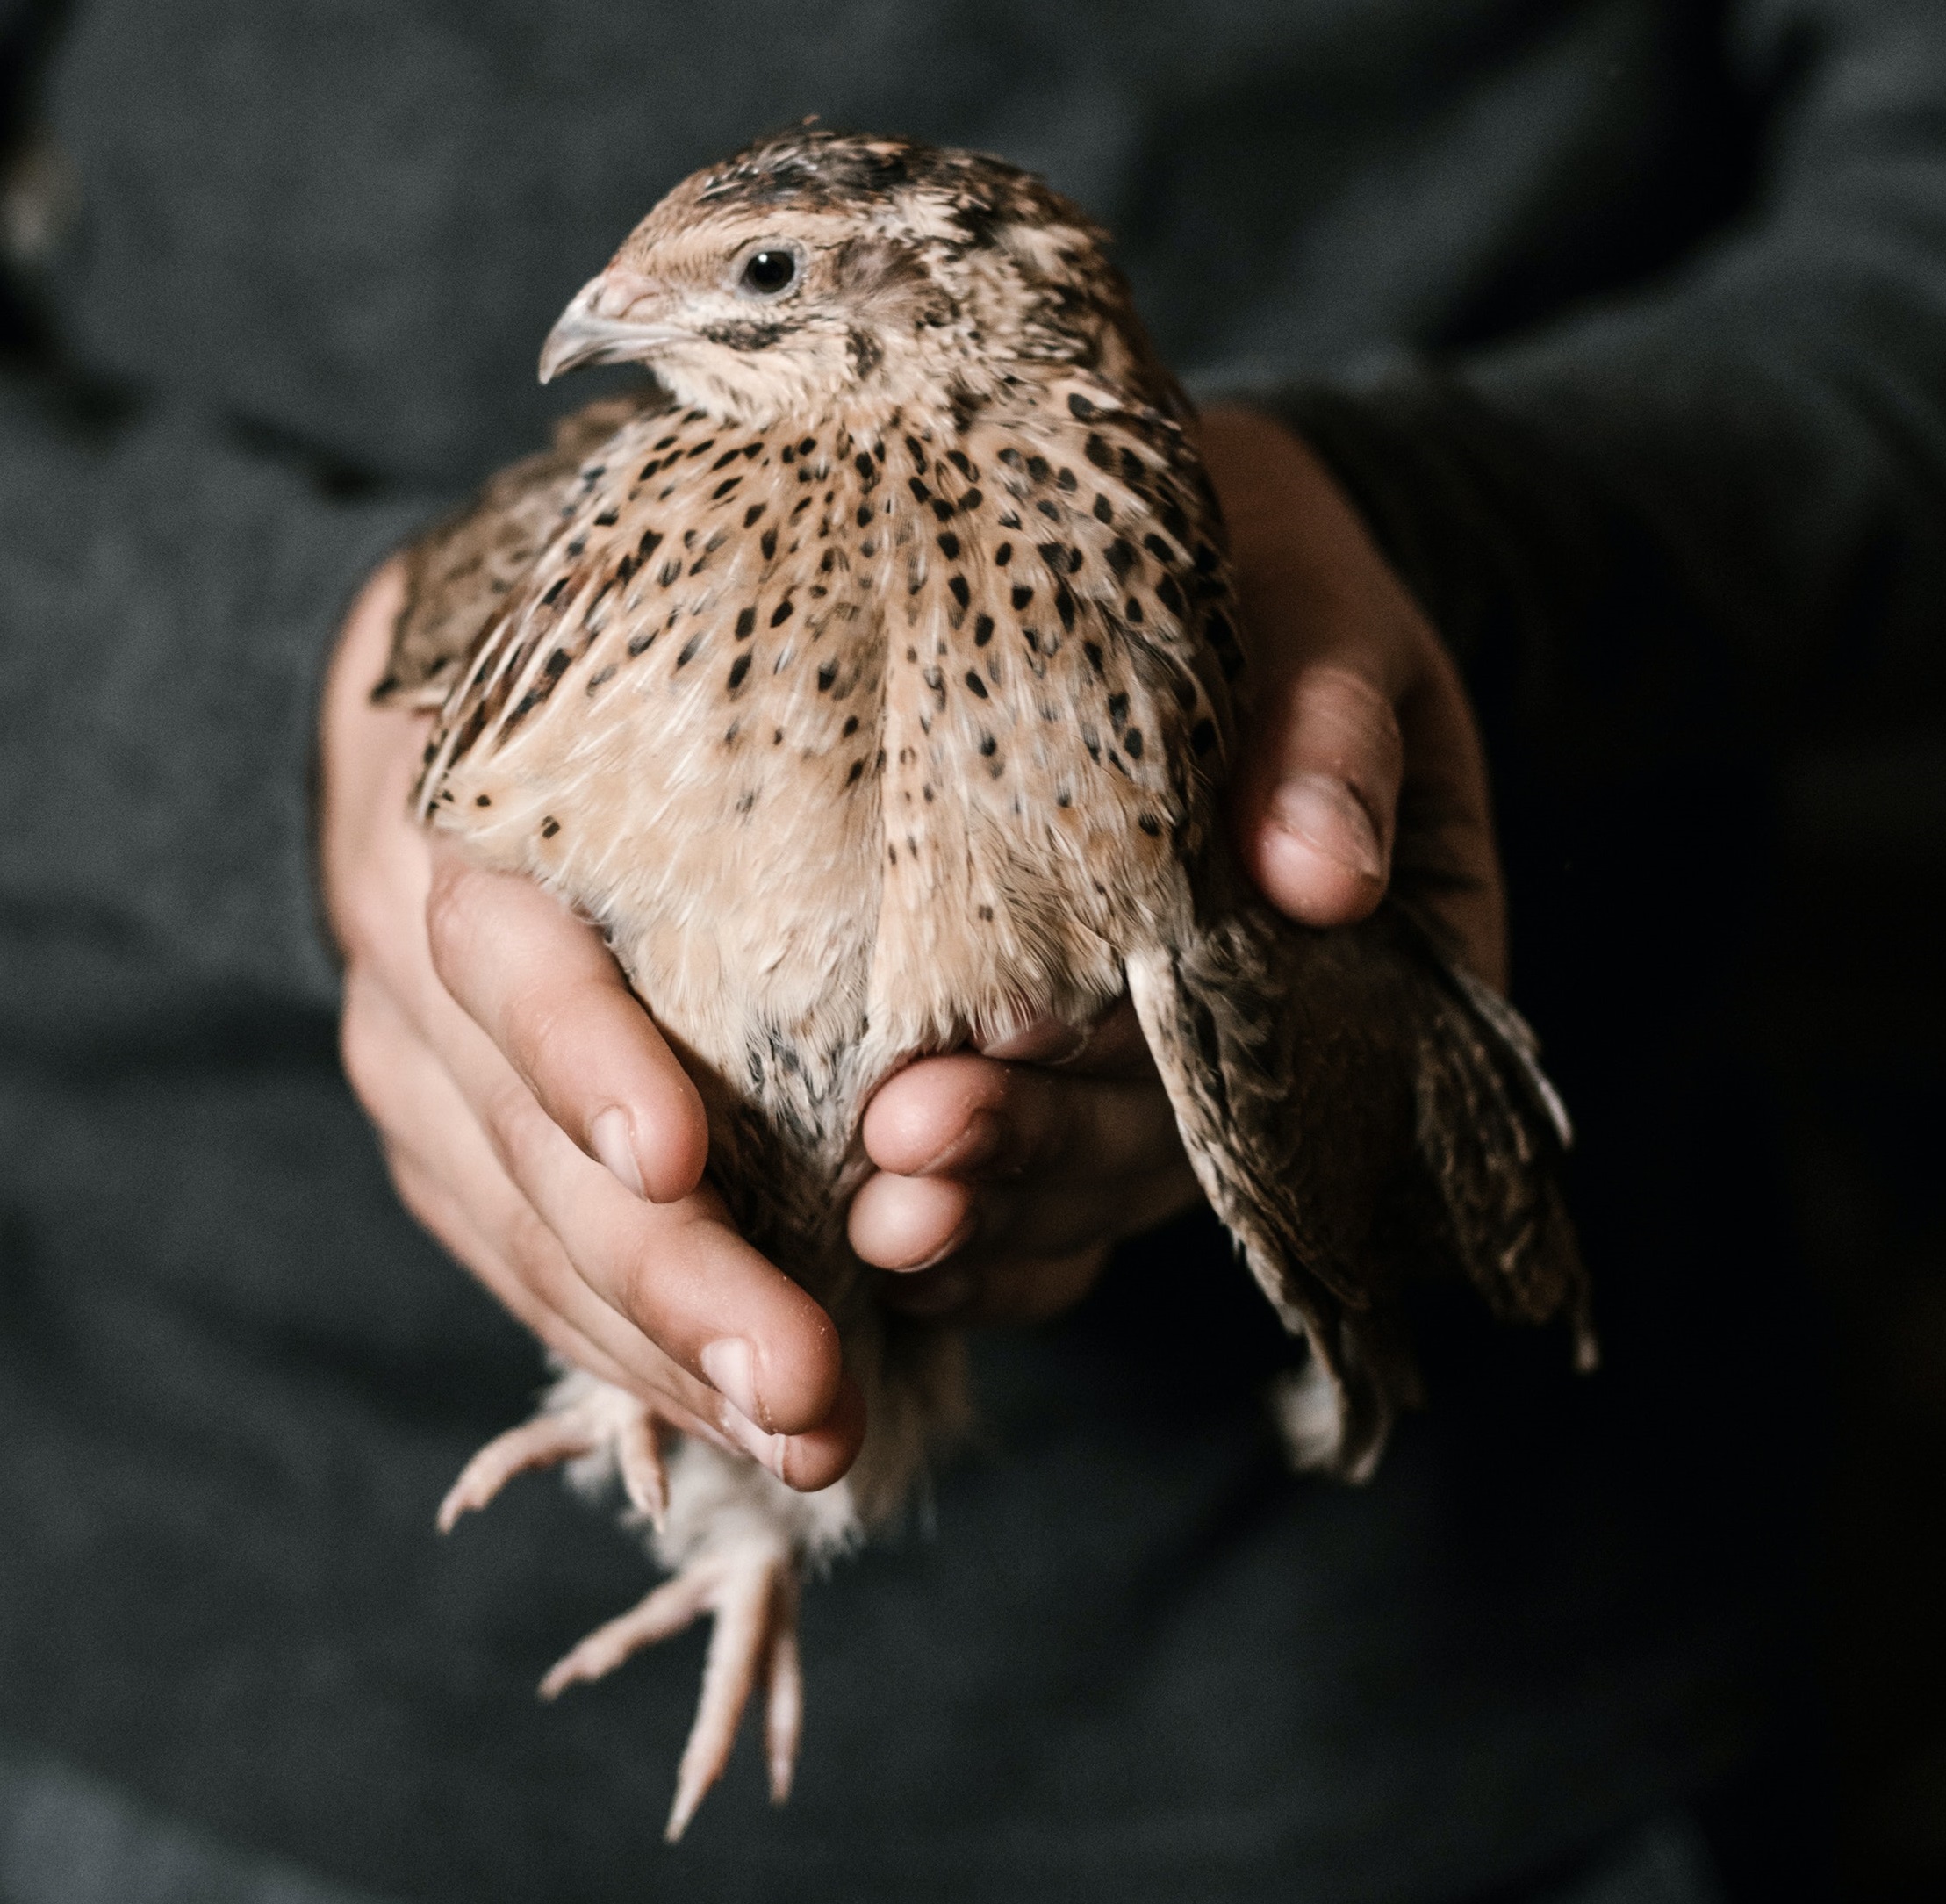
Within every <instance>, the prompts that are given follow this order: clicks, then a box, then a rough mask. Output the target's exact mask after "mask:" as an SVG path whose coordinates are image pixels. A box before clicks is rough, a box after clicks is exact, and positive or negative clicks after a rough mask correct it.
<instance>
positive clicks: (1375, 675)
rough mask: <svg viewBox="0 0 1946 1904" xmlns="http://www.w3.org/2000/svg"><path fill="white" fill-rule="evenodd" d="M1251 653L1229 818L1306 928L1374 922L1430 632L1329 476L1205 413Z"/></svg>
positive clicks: (1241, 413)
mask: <svg viewBox="0 0 1946 1904" xmlns="http://www.w3.org/2000/svg"><path fill="white" fill-rule="evenodd" d="M1202 440H1203V450H1204V455H1205V457H1206V460H1207V463H1208V466H1209V471H1210V479H1211V481H1212V482H1213V483H1214V485H1215V486H1216V488H1217V494H1218V497H1219V499H1220V500H1221V502H1222V505H1223V510H1224V516H1225V517H1226V518H1227V520H1228V523H1229V527H1230V531H1231V542H1232V553H1233V555H1234V557H1235V564H1236V575H1237V593H1238V605H1239V609H1240V611H1241V615H1242V622H1243V633H1244V636H1245V638H1246V642H1247V643H1248V645H1249V649H1250V656H1251V679H1250V687H1249V704H1248V708H1247V710H1246V713H1247V732H1246V744H1245V749H1244V753H1243V757H1242V758H1241V759H1240V760H1239V764H1238V768H1237V771H1236V772H1235V774H1234V776H1233V780H1232V821H1233V823H1234V825H1235V828H1236V832H1237V838H1238V844H1239V848H1240V850H1241V851H1242V853H1243V856H1244V859H1245V863H1246V866H1248V868H1249V870H1250V872H1251V874H1252V876H1253V878H1254V879H1255V880H1257V882H1258V884H1259V885H1260V887H1262V888H1263V890H1264V892H1265V893H1266V894H1267V895H1268V897H1269V898H1270V899H1271V901H1272V902H1273V903H1274V904H1275V905H1277V906H1279V907H1280V908H1281V909H1283V910H1284V911H1286V912H1288V913H1289V914H1290V915H1291V916H1293V917H1294V918H1297V919H1301V920H1303V921H1304V922H1305V923H1307V924H1312V925H1340V924H1346V923H1350V922H1351V921H1353V920H1355V919H1360V918H1362V917H1364V916H1365V915H1366V914H1368V913H1369V912H1370V911H1371V910H1372V909H1373V908H1374V907H1375V906H1376V905H1377V903H1378V902H1379V900H1380V899H1381V898H1382V896H1383V894H1384V890H1385V885H1386V880H1387V877H1388V873H1389V861H1390V853H1391V847H1392V839H1393V834H1394V830H1395V825H1396V821H1397V802H1398V794H1399V787H1400V784H1401V780H1402V776H1403V770H1404V749H1403V746H1402V744H1401V736H1400V733H1399V727H1398V722H1397V715H1396V713H1395V708H1396V707H1397V703H1398V701H1399V700H1400V698H1401V697H1402V696H1403V695H1404V693H1405V692H1406V691H1407V689H1408V688H1409V687H1410V686H1411V683H1412V680H1413V679H1414V677H1415V673H1416V670H1417V667H1418V653H1419V648H1418V641H1419V638H1420V636H1422V635H1425V634H1429V633H1430V629H1428V627H1427V624H1426V623H1425V617H1424V615H1423V614H1421V613H1420V611H1419V609H1418V604H1417V603H1416V602H1414V601H1413V600H1412V598H1411V595H1410V594H1409V593H1407V591H1406V589H1405V588H1404V585H1403V584H1402V583H1401V582H1400V581H1399V579H1398V578H1397V575H1396V574H1394V572H1393V571H1392V570H1391V569H1390V568H1389V566H1388V564H1386V562H1385V560H1384V557H1382V555H1380V553H1379V552H1378V550H1377V548H1376V546H1375V544H1374V542H1372V539H1371V537H1370V535H1369V534H1368V531H1367V529H1366V528H1365V525H1364V523H1363V522H1362V521H1361V519H1360V517H1359V515H1358V514H1357V512H1356V511H1355V510H1354V508H1353V507H1352V506H1351V504H1350V503H1349V502H1348V501H1347V500H1346V497H1345V495H1344V493H1343V492H1342V491H1341V490H1340V489H1339V486H1338V485H1337V483H1336V481H1335V480H1334V479H1333V478H1332V476H1331V474H1330V472H1329V471H1327V470H1326V469H1325V465H1324V464H1323V463H1320V462H1319V461H1318V457H1317V456H1315V455H1313V454H1312V452H1311V451H1310V449H1309V448H1308V447H1307V446H1306V445H1305V444H1304V443H1303V442H1301V441H1300V440H1299V439H1298V438H1297V437H1296V435H1293V434H1292V433H1291V432H1290V431H1289V430H1287V429H1285V428H1283V427H1282V425H1281V424H1279V423H1276V422H1275V421H1273V420H1271V419H1270V418H1268V417H1267V416H1264V415H1261V414H1258V413H1253V412H1250V411H1247V410H1242V409H1238V408H1233V407H1227V406H1225V407H1222V408H1217V409H1212V410H1211V411H1210V413H1208V414H1207V415H1206V416H1205V417H1204V418H1203V424H1202Z"/></svg>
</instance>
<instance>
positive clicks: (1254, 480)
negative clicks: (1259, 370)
mask: <svg viewBox="0 0 1946 1904" xmlns="http://www.w3.org/2000/svg"><path fill="white" fill-rule="evenodd" d="M1202 445H1203V456H1204V460H1205V462H1206V463H1207V465H1208V468H1209V471H1210V479H1211V481H1212V482H1213V483H1214V484H1215V485H1216V489H1217V496H1218V498H1219V499H1220V500H1221V502H1222V504H1223V509H1224V516H1225V518H1226V520H1227V521H1228V524H1229V528H1230V538H1231V552H1232V558H1233V561H1234V564H1235V570H1236V576H1237V587H1238V594H1239V607H1240V609H1241V612H1242V622H1243V628H1242V633H1243V636H1244V640H1245V642H1246V645H1247V647H1248V648H1249V650H1250V657H1251V674H1250V704H1249V706H1248V708H1246V710H1245V712H1246V732H1245V736H1244V746H1243V751H1242V756H1241V758H1240V759H1239V762H1238V765H1237V768H1236V771H1235V772H1234V774H1233V776H1232V783H1231V788H1230V801H1229V804H1230V817H1231V823H1232V830H1233V832H1234V836H1235V838H1236V842H1237V845H1238V849H1239V852H1240V853H1241V855H1242V858H1243V862H1244V865H1245V866H1246V868H1247V869H1248V871H1249V873H1250V875H1251V877H1252V878H1253V880H1255V881H1256V883H1257V885H1258V886H1259V887H1260V888H1261V889H1262V891H1263V892H1264V893H1265V895H1267V897H1268V898H1269V899H1270V901H1271V902H1272V903H1273V904H1275V906H1277V907H1278V908H1279V909H1281V910H1282V911H1283V912H1285V913H1287V914H1289V916H1291V917H1292V918H1294V919H1299V920H1302V921H1303V923H1305V924H1307V925H1315V926H1332V925H1348V924H1351V923H1354V922H1355V921H1357V920H1359V919H1362V918H1364V917H1365V916H1367V915H1368V914H1369V913H1370V912H1371V911H1372V909H1374V908H1375V906H1376V905H1377V904H1378V902H1379V901H1380V899H1381V898H1382V897H1383V895H1384V893H1385V891H1386V887H1387V886H1388V884H1389V881H1390V880H1391V877H1392V874H1393V871H1394V866H1395V863H1397V866H1398V867H1399V869H1400V872H1401V876H1402V883H1404V881H1405V880H1407V879H1408V878H1409V880H1410V885H1411V892H1412V896H1413V898H1414V899H1415V900H1416V901H1417V902H1418V903H1419V904H1420V905H1422V906H1423V907H1424V908H1425V909H1426V910H1427V911H1428V912H1430V913H1431V914H1433V916H1434V917H1435V918H1437V919H1438V920H1439V921H1440V922H1441V923H1443V924H1444V925H1445V926H1446V927H1447V930H1449V932H1450V933H1451V935H1452V938H1453V942H1454V945H1455V946H1456V947H1457V949H1458V952H1459V956H1460V957H1461V959H1463V960H1464V962H1465V963H1466V964H1467V965H1468V966H1470V968H1471V969H1472V970H1473V971H1474V972H1475V973H1476V974H1477V975H1478V976H1479V977H1481V978H1482V979H1483V980H1485V981H1486V982H1487V983H1488V984H1490V985H1493V986H1496V987H1499V988H1504V985H1505V983H1506V928H1505V919H1504V895H1503V890H1502V886H1501V879H1500V869H1499V862H1498V859H1497V854H1496V852H1495V851H1494V845H1493V832H1492V822H1491V817H1490V807H1489V804H1488V799H1487V782H1486V767H1485V760H1484V757H1483V753H1482V751H1481V748H1480V743H1479V736H1478V734H1477V732H1476V729H1475V726H1474V722H1473V716H1472V713H1471V710H1470V708H1468V703H1467V699H1466V692H1465V689H1464V688H1463V687H1462V686H1461V682H1460V678H1459V673H1458V671H1457V670H1456V669H1455V668H1454V665H1453V662H1452V659H1451V657H1449V656H1448V655H1447V652H1446V650H1445V649H1444V647H1443V646H1442V645H1441V644H1440V640H1439V637H1438V636H1437V635H1436V634H1435V633H1434V632H1433V628H1432V625H1431V624H1430V623H1429V622H1428V621H1426V619H1425V615H1424V614H1422V613H1421V612H1420V610H1419V607H1418V604H1417V603H1416V602H1415V601H1414V600H1412V598H1411V595H1410V594H1409V593H1407V591H1406V589H1405V587H1404V584H1402V583H1401V582H1400V581H1399V579H1398V578H1397V576H1396V575H1395V574H1394V573H1393V572H1392V571H1391V569H1390V567H1389V565H1388V564H1387V563H1386V561H1385V558H1384V557H1383V556H1382V555H1381V554H1380V552H1379V550H1378V549H1377V547H1376V546H1375V544H1374V542H1372V540H1371V537H1370V535H1369V534H1368V531H1367V530H1366V528H1365V526H1364V523H1363V522H1362V521H1361V520H1360V518H1359V516H1358V514H1357V513H1356V511H1355V510H1354V509H1353V507H1351V505H1350V503H1349V502H1347V501H1346V499H1345V496H1344V494H1343V492H1341V491H1340V490H1339V487H1338V485H1337V484H1336V483H1335V482H1334V481H1333V480H1332V477H1331V475H1330V474H1329V472H1328V471H1326V470H1325V467H1324V465H1323V464H1322V463H1319V462H1318V459H1317V457H1316V456H1313V455H1312V454H1311V452H1310V450H1309V449H1307V448H1306V447H1305V446H1304V444H1303V442H1301V441H1300V440H1299V439H1298V438H1297V437H1296V436H1295V435H1292V434H1291V433H1290V432H1289V431H1288V430H1286V429H1285V428H1283V427H1282V425H1280V424H1278V423H1276V422H1274V421H1273V420H1271V419H1269V418H1268V417H1266V416H1262V415H1260V414H1258V413H1254V412H1252V411H1248V410H1244V409H1239V408H1233V407H1224V408H1219V409H1213V410H1211V411H1210V412H1209V413H1207V414H1206V415H1205V416H1204V417H1203V422H1202ZM1402 835H1403V836H1404V852H1403V853H1402V852H1401V851H1400V850H1399V846H1400V840H1401V836H1402ZM1075 1042H1076V1041H1075V1038H1074V1034H1073V1033H1072V1032H1069V1031H1066V1028H1064V1027H1060V1026H1058V1025H1052V1024H1046V1025H1040V1026H1037V1027H1035V1028H1034V1029H1033V1031H1030V1033H1028V1034H1027V1035H1026V1036H1025V1037H1024V1038H1022V1039H1018V1040H1015V1041H1012V1042H1011V1043H1009V1045H1006V1046H1004V1047H1002V1046H993V1047H989V1048H988V1049H987V1050H986V1051H985V1052H984V1053H955V1054H953V1055H951V1056H950V1057H943V1058H932V1059H928V1060H925V1061H923V1063H919V1064H916V1065H913V1066H911V1067H909V1068H908V1069H907V1070H904V1071H901V1073H899V1074H898V1075H897V1076H895V1077H894V1078H893V1079H891V1080H890V1081H888V1082H887V1084H886V1085H885V1086H884V1087H883V1088H882V1089H880V1091H879V1093H878V1095H877V1096H875V1097H874V1098H873V1099H872V1103H871V1106H870V1108H869V1109H868V1110H867V1111H866V1114H865V1132H864V1135H865V1150H866V1153H867V1154H868V1155H869V1156H870V1158H871V1160H872V1162H873V1163H874V1164H876V1165H877V1166H878V1174H877V1175H874V1176H872V1177H870V1178H868V1179H867V1180H866V1182H865V1183H864V1184H863V1185H862V1186H861V1187H860V1189H859V1190H858V1196H857V1197H856V1199H855V1200H854V1202H853V1203H852V1206H851V1242H852V1247H854V1248H855V1249H856V1250H857V1251H858V1254H859V1255H860V1256H862V1257H863V1258H864V1259H865V1261H867V1262H870V1263H875V1264H877V1265H878V1266H879V1267H880V1268H884V1269H887V1270H894V1271H899V1272H903V1273H902V1274H899V1275H893V1276H888V1277H887V1279H886V1283H885V1285H884V1290H883V1295H884V1299H885V1300H886V1301H887V1303H889V1304H892V1305H893V1306H894V1307H897V1308H900V1309H903V1310H907V1311H911V1312H915V1313H921V1314H927V1315H934V1316H950V1317H951V1318H953V1319H955V1320H989V1321H998V1320H1028V1319H1031V1318H1037V1317H1040V1316H1045V1315H1049V1314H1052V1313H1055V1312H1057V1311H1059V1310H1060V1309H1063V1308H1066V1306H1068V1304H1072V1303H1074V1302H1076V1301H1078V1300H1080V1298H1081V1297H1082V1296H1083V1295H1085V1294H1086V1293H1087V1291H1088V1288H1089V1287H1090V1286H1091V1284H1092V1283H1093V1282H1094V1279H1095V1276H1096V1275H1098V1274H1099V1273H1100V1270H1101V1268H1102V1264H1103V1263H1104V1262H1105V1261H1107V1258H1108V1254H1109V1250H1110V1248H1111V1247H1112V1246H1113V1245H1114V1244H1115V1243H1116V1242H1117V1241H1119V1240H1120V1239H1122V1238H1123V1237H1124V1236H1129V1235H1132V1234H1134V1233H1135V1232H1138V1231H1139V1230H1141V1229H1145V1228H1146V1227H1148V1226H1149V1225H1152V1224H1154V1223H1156V1222H1159V1221H1160V1220H1161V1219H1162V1218H1166V1217H1167V1216H1169V1215H1171V1214H1173V1213H1174V1211H1177V1210H1180V1209H1183V1208H1187V1207H1188V1205H1189V1204H1190V1203H1193V1202H1194V1201H1195V1198H1196V1184H1195V1181H1194V1179H1193V1178H1192V1177H1191V1175H1190V1174H1189V1168H1188V1161H1187V1160H1186V1159H1185V1158H1184V1156H1183V1153H1182V1148H1181V1143H1180V1141H1179V1140H1178V1138H1177V1135H1176V1129H1175V1121H1174V1116H1173V1115H1172V1114H1171V1112H1170V1110H1169V1106H1168V1101H1167V1096H1165V1095H1164V1092H1163V1089H1162V1085H1161V1081H1160V1079H1159V1078H1158V1077H1157V1075H1156V1074H1155V1070H1154V1067H1153V1064H1151V1063H1150V1062H1149V1060H1148V1053H1147V1051H1146V1048H1145V1045H1143V1042H1142V1038H1141V1036H1140V1032H1139V1031H1138V1028H1137V1027H1136V1024H1135V1020H1134V1014H1133V1012H1132V1010H1131V1009H1130V1008H1129V1007H1128V1005H1127V1004H1126V1002H1124V1004H1123V1005H1122V1006H1121V1007H1119V1008H1118V1009H1117V1011H1116V1012H1114V1013H1113V1014H1111V1016H1110V1017H1109V1018H1108V1019H1107V1020H1106V1021H1105V1022H1104V1024H1103V1025H1102V1027H1101V1028H1100V1029H1099V1030H1098V1031H1097V1032H1096V1033H1095V1035H1094V1036H1093V1037H1092V1038H1089V1039H1088V1042H1087V1043H1086V1044H1084V1045H1081V1048H1080V1049H1079V1050H1078V1051H1076V1050H1074V1048H1073V1047H1074V1045H1075ZM1064 1052H1065V1053H1070V1054H1069V1055H1066V1057H1065V1059H1064V1060H1063V1061H1060V1062H1059V1063H1058V1064H1054V1063H1052V1060H1055V1059H1057V1058H1059V1057H1060V1056H1061V1054H1062V1053H1064ZM1009 1060H1011V1061H1009Z"/></svg>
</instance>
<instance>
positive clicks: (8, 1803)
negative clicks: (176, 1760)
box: [0, 1748, 380, 1904]
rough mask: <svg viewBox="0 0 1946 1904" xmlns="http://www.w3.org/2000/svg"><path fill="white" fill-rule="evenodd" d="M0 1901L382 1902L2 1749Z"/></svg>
mask: <svg viewBox="0 0 1946 1904" xmlns="http://www.w3.org/2000/svg"><path fill="white" fill-rule="evenodd" d="M0 1904H380V1900H377V1899H376V1898H374V1897H373V1896H372V1895H371V1894H370V1893H369V1892H364V1891H348V1890H346V1889H345V1888H344V1886H341V1885H335V1884H329V1883H326V1882H324V1881H322V1880H320V1879H315V1878H310V1877H307V1876H305V1874H304V1873H303V1872H299V1871H295V1870H293V1869H291V1867H290V1866H288V1865H285V1864H278V1863H276V1862H275V1861H273V1860H270V1859H266V1858H261V1857H251V1856H250V1855H249V1854H248V1853H246V1852H239V1851H236V1850H233V1849H232V1848H231V1847H230V1846H228V1845H226V1844H224V1843H221V1842H220V1841H219V1840H218V1839H215V1838H212V1837H211V1836H210V1835H209V1834H208V1833H207V1832H204V1831H198V1830H197V1829H195V1827H193V1826H190V1825H184V1824H181V1823H179V1822H177V1821H176V1820H175V1819H172V1818H169V1817H166V1816H164V1815H163V1814H161V1813H159V1812H157V1811H156V1810H154V1807H150V1806H147V1805H143V1804H141V1803H140V1801H138V1800H133V1799H130V1798H129V1797H127V1796H126V1794H125V1793H120V1792H118V1791H116V1790H115V1789H114V1787H113V1786H111V1785H104V1784H103V1783H102V1782H101V1781H100V1780H99V1779H98V1778H89V1777H88V1776H87V1775H86V1774H85V1773H82V1772H76V1771H71V1770H69V1769H68V1767H67V1766H65V1765H61V1764H56V1763H54V1761H52V1760H50V1759H46V1758H41V1757H38V1756H35V1755H31V1754H25V1753H19V1752H11V1751H8V1750H5V1749H4V1748H0Z"/></svg>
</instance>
